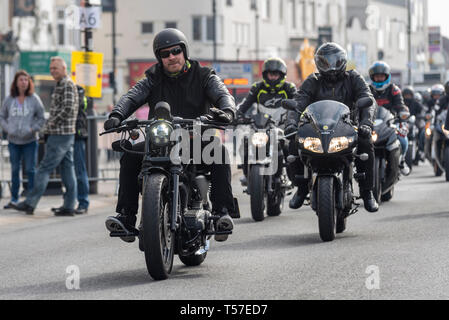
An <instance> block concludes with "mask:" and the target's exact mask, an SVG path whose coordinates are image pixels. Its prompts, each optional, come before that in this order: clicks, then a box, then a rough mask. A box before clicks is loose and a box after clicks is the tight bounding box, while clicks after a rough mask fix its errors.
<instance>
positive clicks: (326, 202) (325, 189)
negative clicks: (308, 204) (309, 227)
mask: <svg viewBox="0 0 449 320" xmlns="http://www.w3.org/2000/svg"><path fill="white" fill-rule="evenodd" d="M317 214H318V226H319V230H320V237H321V240H323V241H325V242H327V241H332V240H334V239H335V233H336V217H337V212H336V208H335V188H334V177H320V178H318V203H317Z"/></svg>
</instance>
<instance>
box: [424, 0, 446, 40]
mask: <svg viewBox="0 0 449 320" xmlns="http://www.w3.org/2000/svg"><path fill="white" fill-rule="evenodd" d="M428 3H429V26H438V25H439V26H441V33H442V34H443V35H444V36H446V37H449V19H448V17H449V16H448V12H449V1H447V0H428Z"/></svg>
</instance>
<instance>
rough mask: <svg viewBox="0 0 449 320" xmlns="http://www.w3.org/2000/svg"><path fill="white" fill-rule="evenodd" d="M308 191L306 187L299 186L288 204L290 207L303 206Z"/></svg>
mask: <svg viewBox="0 0 449 320" xmlns="http://www.w3.org/2000/svg"><path fill="white" fill-rule="evenodd" d="M308 193H309V192H308V191H307V190H306V189H304V190H303V188H299V187H298V190H297V191H296V193H295V195H294V196H293V198H292V199H291V200H290V202H289V204H288V206H289V207H290V209H299V208H301V207H302V205H303V204H304V200H305V199H306V197H307V194H308Z"/></svg>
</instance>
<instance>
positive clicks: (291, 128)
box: [284, 124, 298, 136]
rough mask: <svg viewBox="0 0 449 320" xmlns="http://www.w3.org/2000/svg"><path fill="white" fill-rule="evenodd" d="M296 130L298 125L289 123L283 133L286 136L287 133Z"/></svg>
mask: <svg viewBox="0 0 449 320" xmlns="http://www.w3.org/2000/svg"><path fill="white" fill-rule="evenodd" d="M296 131H298V127H297V126H296V125H294V124H290V125H288V126H287V127H286V128H285V130H284V135H286V136H288V135H289V134H292V133H294V132H296Z"/></svg>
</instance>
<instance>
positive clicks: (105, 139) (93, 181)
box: [0, 115, 121, 198]
mask: <svg viewBox="0 0 449 320" xmlns="http://www.w3.org/2000/svg"><path fill="white" fill-rule="evenodd" d="M87 119H88V132H89V138H88V139H87V144H86V167H87V172H88V177H89V184H90V193H91V194H96V193H98V185H97V184H98V182H106V181H115V182H116V184H115V193H116V194H117V192H118V180H119V171H120V156H121V154H120V153H118V152H115V151H113V150H112V147H111V145H112V142H113V141H115V140H117V139H118V138H119V137H120V136H119V135H118V134H108V135H104V136H101V137H100V136H99V133H100V132H102V131H103V123H104V121H105V120H106V119H107V116H96V115H95V116H88V117H87ZM3 138H4V136H3V134H0V198H2V197H5V194H4V193H5V191H6V190H10V189H11V165H10V161H9V151H8V141H7V140H5V139H3ZM39 148H40V150H39V161H40V160H41V158H42V155H43V151H44V150H43V148H44V142H43V141H40V143H39ZM39 161H38V162H39ZM58 171H59V170H58V169H57V170H55V172H53V174H52V175H51V176H50V180H49V186H48V188H47V191H49V189H51V188H52V185H53V188H56V189H61V178H60V175H59V172H58ZM22 173H23V170H22ZM21 182H22V185H23V184H25V185H26V184H27V182H28V180H27V179H26V177H23V174H22V179H21ZM47 194H51V192H49V193H47Z"/></svg>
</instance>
